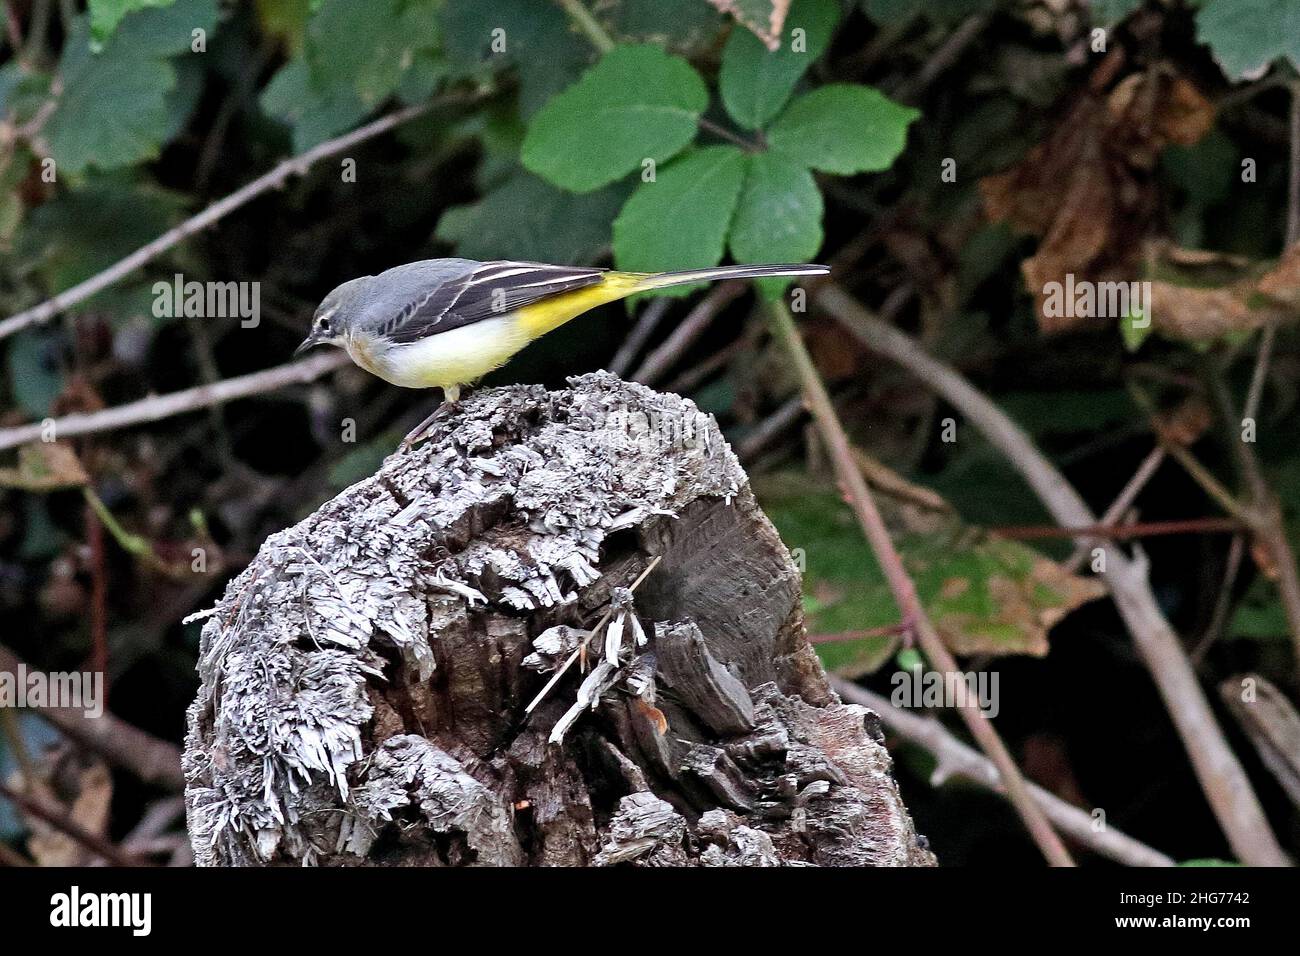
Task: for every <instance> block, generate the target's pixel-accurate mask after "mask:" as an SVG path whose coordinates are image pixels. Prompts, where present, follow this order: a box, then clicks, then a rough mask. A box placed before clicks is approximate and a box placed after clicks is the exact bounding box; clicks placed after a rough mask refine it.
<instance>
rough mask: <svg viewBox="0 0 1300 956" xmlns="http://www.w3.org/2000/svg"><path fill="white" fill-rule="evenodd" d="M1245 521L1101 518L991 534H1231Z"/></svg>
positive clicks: (1026, 537)
mask: <svg viewBox="0 0 1300 956" xmlns="http://www.w3.org/2000/svg"><path fill="white" fill-rule="evenodd" d="M1242 529H1243V525H1242V523H1241V522H1240V521H1238V520H1237V519H1235V518H1182V519H1178V520H1172V521H1135V522H1133V523H1131V524H1115V523H1112V524H1107V523H1106V522H1104V521H1103V522H1100V523H1098V524H1094V525H1089V526H1088V527H1086V528H1063V527H1058V526H1057V525H1043V524H1034V525H1004V526H1002V527H990V528H989V529H988V532H989V534H995V535H997V536H998V537H1000V538H1010V539H1012V540H1013V541H1042V540H1046V539H1049V538H1080V537H1088V538H1105V539H1109V540H1111V541H1122V540H1124V539H1127V538H1154V537H1158V536H1160V535H1166V534H1231V533H1233V532H1236V531H1241V530H1242Z"/></svg>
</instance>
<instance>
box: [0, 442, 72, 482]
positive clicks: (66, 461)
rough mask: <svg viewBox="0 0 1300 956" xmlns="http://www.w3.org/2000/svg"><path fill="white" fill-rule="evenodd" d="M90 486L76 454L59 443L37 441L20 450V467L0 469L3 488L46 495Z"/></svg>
mask: <svg viewBox="0 0 1300 956" xmlns="http://www.w3.org/2000/svg"><path fill="white" fill-rule="evenodd" d="M89 483H90V476H89V475H87V474H86V470H85V469H84V468H82V467H81V462H80V461H79V460H78V459H77V453H76V452H74V451H73V450H72V448H71V447H69V446H68V445H60V444H59V443H57V442H36V443H34V444H31V445H23V446H22V447H21V448H19V449H18V467H17V468H0V488H18V489H20V490H22V491H33V492H47V491H59V490H62V489H64V488H80V487H83V486H84V485H87V484H89Z"/></svg>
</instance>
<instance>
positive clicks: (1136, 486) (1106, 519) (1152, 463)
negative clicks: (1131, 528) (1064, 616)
mask: <svg viewBox="0 0 1300 956" xmlns="http://www.w3.org/2000/svg"><path fill="white" fill-rule="evenodd" d="M1164 462H1165V449H1164V447H1163V446H1162V445H1156V447H1155V448H1152V449H1151V451H1150V452H1148V453H1147V456H1146V458H1144V459H1142V464H1140V465H1138V470H1137V471H1135V472H1134V473H1133V477H1132V478H1130V479H1129V480H1128V484H1126V485H1125V486H1124V489H1123V490H1122V491H1121V492H1120V493H1119V495H1118V496H1116V498H1115V500H1114V501H1112V502H1111V504H1110V507H1109V508H1107V509H1106V513H1105V514H1104V515H1102V516H1101V523H1102V524H1104V525H1114V524H1118V523H1119V521H1120V519H1121V518H1123V517H1124V515H1125V514H1126V513H1127V512H1128V510H1129V508H1131V507H1133V502H1134V501H1136V500H1137V496H1138V495H1140V494H1141V493H1142V489H1143V488H1145V487H1146V486H1147V482H1149V481H1150V480H1151V479H1152V477H1154V476H1155V473H1156V472H1157V471H1159V470H1160V466H1161V465H1163V464H1164ZM1098 543H1099V542H1098V541H1097V539H1096V538H1090V539H1088V540H1087V541H1080V542H1079V544H1078V545H1077V546H1076V547H1075V549H1074V552H1073V553H1072V554H1071V555H1070V556H1069V558H1067V559H1066V560H1065V562H1064V563H1063V564H1062V565H1061V567H1063V568H1065V570H1066V571H1067V572H1068V573H1070V574H1074V573H1075V572H1076V571H1078V570H1079V568H1080V567H1081V566H1082V565H1083V562H1084V561H1085V560H1087V557H1088V552H1089V551H1091V550H1092V549H1093V548H1095V547H1096V546H1097V544H1098Z"/></svg>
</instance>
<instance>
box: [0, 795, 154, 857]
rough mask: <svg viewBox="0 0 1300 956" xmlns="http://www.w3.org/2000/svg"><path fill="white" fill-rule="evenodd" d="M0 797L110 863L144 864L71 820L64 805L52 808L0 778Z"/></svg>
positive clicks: (43, 801)
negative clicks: (20, 791)
mask: <svg viewBox="0 0 1300 956" xmlns="http://www.w3.org/2000/svg"><path fill="white" fill-rule="evenodd" d="M0 797H4V798H5V799H6V800H8V801H9V802H10V803H12V804H14V805H15V806H18V807H20V808H22V810H23V812H25V813H28V814H30V815H31V816H34V817H36V818H37V819H38V820H42V821H44V822H45V823H48V824H49V825H50V826H52V827H54V829H56V830H58V831H59V832H60V833H63V834H65V835H66V836H68V837H70V838H71V839H72V840H73V842H75V843H77V844H79V845H81V846H82V847H84V848H85V849H87V850H89V851H90V852H91V853H94V854H95V855H96V856H99V857H102V858H103V859H104V860H106V861H107V862H109V863H111V864H113V865H114V866H141V865H144V861H142V860H140V859H138V858H136V857H134V856H129V855H128V854H126V853H124V852H123V851H122V849H121V848H120V847H118V846H116V845H115V844H113V843H111V842H109V841H108V840H106V839H104V838H103V837H102V836H100V835H99V834H98V833H92V832H91V831H90V830H87V829H86V828H85V827H83V826H82V825H81V824H80V823H78V822H77V821H76V820H74V819H72V816H71V815H70V814H69V813H68V812H67V810H66V809H65V808H63V807H59V808H58V809H55V808H54V807H51V806H49V805H48V803H47V802H46V801H45V800H43V799H41V798H39V797H37V796H36V795H35V794H34V793H19V792H18V791H17V790H14V789H13V788H11V787H9V786H8V785H6V784H5V783H4V782H3V781H0Z"/></svg>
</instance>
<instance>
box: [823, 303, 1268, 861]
mask: <svg viewBox="0 0 1300 956" xmlns="http://www.w3.org/2000/svg"><path fill="white" fill-rule="evenodd" d="M815 299H816V301H817V303H818V304H819V305H820V306H821V307H822V308H824V309H825V310H826V311H827V312H828V313H829V314H830V315H832V316H833V317H834V318H835V319H836V320H837V321H838V322H839V323H840V324H841V325H843V326H844V328H845V329H847V330H848V331H849V332H850V333H851V334H852V335H853V336H854V337H855V338H857V339H858V340H859V341H860V342H862V343H863V345H865V346H866V347H867V348H869V349H871V350H872V351H873V352H876V353H878V354H881V355H885V356H888V357H889V358H891V359H893V360H894V361H896V362H898V363H899V364H900V365H902V366H904V367H905V368H907V369H908V370H909V371H911V372H912V374H913V375H915V376H916V377H917V378H918V379H920V380H921V381H922V382H923V383H924V384H925V385H926V386H927V387H928V388H930V389H932V390H933V391H934V392H936V393H938V394H939V395H940V396H941V397H942V398H943V399H944V400H945V401H947V402H948V403H949V404H950V405H952V406H953V407H954V408H956V409H957V410H958V411H959V412H961V414H962V415H963V416H964V418H965V419H966V421H967V422H969V423H970V424H971V425H972V426H973V427H975V428H977V429H978V430H979V431H980V432H982V433H983V434H984V437H985V438H986V439H987V440H988V442H989V443H990V444H991V445H993V446H994V447H995V448H997V449H998V450H999V451H1000V452H1001V453H1002V454H1003V456H1004V457H1005V458H1006V459H1007V461H1008V462H1009V463H1010V464H1011V465H1012V466H1013V467H1015V469H1016V470H1017V471H1019V472H1020V474H1021V475H1022V476H1023V477H1024V479H1025V481H1026V482H1027V483H1028V484H1029V486H1030V487H1031V488H1032V489H1033V491H1034V493H1035V494H1037V495H1038V498H1039V500H1041V501H1042V502H1043V504H1044V505H1045V506H1046V507H1047V509H1048V511H1050V512H1051V514H1052V516H1053V517H1054V518H1055V519H1056V520H1057V522H1058V523H1060V524H1063V525H1076V526H1077V525H1091V524H1095V523H1096V520H1097V519H1096V517H1095V516H1094V515H1093V513H1092V511H1091V509H1090V508H1089V507H1088V506H1087V504H1086V503H1085V502H1084V500H1083V499H1082V498H1081V497H1079V493H1078V492H1077V491H1076V490H1075V489H1074V487H1073V486H1072V485H1071V484H1070V483H1069V481H1067V480H1066V478H1065V476H1064V475H1062V474H1061V473H1060V471H1058V470H1057V468H1056V466H1055V465H1053V464H1052V463H1051V462H1050V461H1049V460H1048V459H1047V458H1046V457H1045V456H1044V455H1043V453H1042V452H1040V451H1039V450H1038V448H1037V447H1035V445H1034V443H1033V442H1032V441H1031V440H1030V438H1029V436H1028V435H1026V434H1025V432H1024V430H1023V429H1021V428H1020V426H1018V425H1017V424H1016V423H1015V422H1013V421H1012V420H1011V419H1010V418H1008V417H1007V414H1006V413H1005V412H1004V411H1003V410H1002V409H1001V408H999V407H998V406H997V404H995V403H994V402H993V401H991V400H990V399H989V398H988V397H987V396H985V395H984V394H983V393H982V392H980V391H979V390H978V389H976V388H975V387H974V386H973V385H971V384H970V382H968V381H967V380H966V379H965V378H963V377H962V376H961V375H960V374H959V373H958V372H956V371H955V370H954V369H952V368H951V367H949V366H948V365H945V364H944V363H942V362H940V361H938V360H937V359H935V358H933V357H932V356H930V355H929V354H927V353H926V352H925V350H924V349H923V348H922V347H921V346H920V345H919V344H918V343H917V342H915V341H914V340H913V339H912V338H911V336H908V335H905V334H904V333H902V332H900V331H899V330H898V329H895V328H893V327H892V326H890V325H887V324H885V323H883V322H880V321H879V320H878V319H876V318H875V317H874V316H872V315H871V314H870V313H869V312H868V311H867V310H866V309H865V308H863V307H862V305H860V304H859V303H858V302H857V301H856V300H854V299H853V297H852V296H850V295H848V294H847V293H846V292H844V291H843V290H842V289H840V288H839V287H838V286H836V285H835V284H834V283H829V282H827V283H823V284H822V285H821V286H820V287H819V288H818V291H817V292H816V293H815ZM1106 582H1107V584H1108V585H1109V586H1110V593H1111V596H1112V598H1113V599H1114V601H1115V605H1116V607H1117V608H1118V609H1119V612H1120V615H1121V617H1122V618H1123V619H1124V623H1125V625H1126V626H1127V627H1128V630H1129V633H1130V634H1131V635H1132V636H1133V643H1134V645H1135V646H1136V647H1137V649H1138V652H1139V653H1140V654H1141V655H1142V659H1143V661H1144V662H1145V664H1146V667H1147V670H1148V671H1149V672H1150V673H1151V677H1152V679H1153V681H1154V682H1155V684H1156V687H1157V689H1158V690H1159V692H1160V697H1161V700H1162V701H1163V702H1164V705H1165V708H1166V709H1167V710H1168V712H1169V715H1170V717H1171V719H1172V720H1173V723H1174V727H1175V728H1176V729H1177V731H1178V735H1179V737H1180V738H1181V739H1182V741H1183V746H1184V747H1185V748H1186V750H1187V753H1188V756H1189V757H1190V758H1191V762H1192V768H1193V770H1195V772H1196V776H1197V779H1198V780H1199V781H1200V784H1201V788H1202V790H1203V791H1204V793H1205V796H1206V799H1207V800H1208V801H1209V804H1210V807H1211V808H1212V809H1213V811H1214V814H1215V816H1216V817H1217V818H1218V821H1219V825H1220V827H1222V828H1223V832H1224V834H1225V835H1226V836H1227V838H1228V842H1229V844H1230V845H1231V846H1232V849H1233V851H1234V852H1235V853H1236V854H1237V856H1238V857H1239V858H1240V859H1241V860H1242V861H1243V862H1245V863H1249V864H1251V865H1255V866H1286V865H1288V864H1289V862H1290V861H1289V860H1288V859H1287V856H1286V854H1285V853H1283V852H1282V848H1281V847H1280V846H1279V845H1278V843H1277V840H1276V838H1275V837H1274V836H1273V832H1272V830H1271V829H1270V828H1269V824H1268V818H1267V817H1266V816H1265V815H1264V811H1263V808H1262V807H1261V806H1260V804H1259V798H1258V797H1257V796H1256V795H1255V791H1254V788H1253V787H1252V786H1251V783H1250V778H1248V777H1247V776H1246V773H1245V771H1244V770H1243V769H1242V766H1241V763H1240V761H1238V760H1237V756H1236V754H1234V753H1233V752H1232V748H1231V747H1229V746H1228V742H1227V740H1225V739H1224V736H1223V731H1222V729H1220V727H1219V724H1218V721H1217V720H1215V717H1214V713H1213V712H1212V711H1211V710H1210V706H1209V702H1208V701H1207V700H1206V698H1205V694H1204V693H1203V692H1202V690H1201V687H1200V684H1199V683H1198V681H1197V679H1196V674H1195V672H1194V671H1193V669H1192V666H1191V664H1190V662H1189V661H1188V659H1187V655H1186V654H1185V653H1184V651H1183V647H1182V643H1181V641H1180V640H1179V638H1178V635H1177V634H1175V633H1174V630H1173V628H1172V627H1171V626H1170V624H1169V622H1168V621H1167V620H1166V619H1165V616H1164V612H1163V611H1162V610H1161V608H1160V604H1159V602H1158V601H1157V600H1156V597H1155V594H1154V593H1153V591H1152V590H1151V585H1150V582H1149V581H1148V580H1147V573H1146V566H1145V564H1144V562H1142V561H1140V560H1134V559H1130V558H1129V557H1128V556H1127V555H1125V554H1124V553H1123V552H1122V551H1121V550H1120V549H1119V548H1110V549H1108V553H1107V570H1106Z"/></svg>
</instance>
